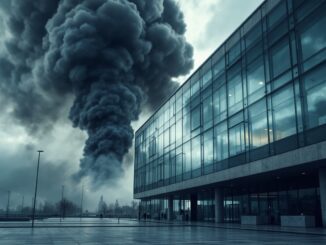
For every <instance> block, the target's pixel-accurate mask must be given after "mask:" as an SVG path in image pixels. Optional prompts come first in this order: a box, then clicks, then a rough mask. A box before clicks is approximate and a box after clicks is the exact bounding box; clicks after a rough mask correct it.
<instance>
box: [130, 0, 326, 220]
mask: <svg viewBox="0 0 326 245" xmlns="http://www.w3.org/2000/svg"><path fill="white" fill-rule="evenodd" d="M225 21H228V20H225ZM325 28H326V1H322V0H320V1H317V0H316V1H303V0H267V1H265V2H264V3H263V4H262V5H261V6H260V7H259V8H258V9H257V10H256V11H255V12H254V13H253V14H252V15H251V16H250V17H249V18H248V19H247V20H246V21H245V22H244V23H243V24H242V25H241V26H240V27H239V28H238V29H237V30H235V32H234V33H233V34H232V35H231V36H230V37H229V38H228V39H227V40H226V41H225V42H224V43H223V45H221V46H220V47H219V48H218V49H217V50H216V51H215V52H214V53H213V54H212V55H211V57H209V59H208V60H206V62H205V63H204V64H203V65H202V66H201V67H200V68H199V69H198V70H197V71H196V72H195V73H194V74H193V75H192V76H191V77H190V78H189V79H188V80H187V81H186V82H185V83H184V84H183V86H181V87H180V88H179V89H178V90H177V91H176V92H175V93H174V94H173V95H172V96H171V97H170V98H169V99H168V100H167V101H166V102H165V103H164V104H163V105H162V106H161V107H160V108H159V109H158V110H157V111H156V112H155V113H154V114H153V115H152V117H151V118H149V119H148V121H147V122H146V123H145V124H144V125H143V126H142V127H141V128H140V129H139V130H138V131H137V132H136V136H135V137H136V139H135V173H134V174H135V178H134V197H135V198H137V199H141V204H140V214H141V217H145V215H146V217H147V218H153V219H154V218H156V219H165V218H166V219H171V220H173V219H179V220H187V219H188V220H201V221H216V222H236V223H240V222H242V223H246V224H248V223H252V224H276V225H317V226H322V224H324V226H326V31H325ZM216 31H217V32H218V30H216Z"/></svg>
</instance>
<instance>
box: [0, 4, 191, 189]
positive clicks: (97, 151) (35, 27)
mask: <svg viewBox="0 0 326 245" xmlns="http://www.w3.org/2000/svg"><path fill="white" fill-rule="evenodd" d="M7 26H8V28H9V30H10V33H11V35H12V38H11V39H10V40H9V41H8V42H7V43H6V49H7V53H6V55H5V56H1V57H0V67H1V68H0V69H1V70H0V76H2V77H3V79H2V80H3V81H4V82H2V83H1V85H0V86H1V88H2V89H4V90H3V93H4V94H5V95H6V96H7V97H8V98H9V100H10V102H11V103H12V104H11V106H13V108H14V115H15V117H16V118H17V119H18V120H20V121H21V122H22V123H23V124H24V125H26V126H27V127H28V128H30V129H32V130H37V127H38V126H39V125H41V126H42V127H43V126H44V125H47V123H48V122H50V123H49V124H50V125H51V122H52V123H53V122H54V121H55V120H57V118H58V117H60V115H61V109H60V108H61V107H62V106H63V105H64V104H66V101H67V98H71V97H72V98H73V105H72V107H71V110H70V113H69V118H70V119H71V121H72V123H73V126H74V127H79V128H80V129H82V130H85V131H86V132H87V134H88V139H87V141H86V144H85V148H84V157H83V158H82V159H81V162H80V171H79V172H78V173H77V174H76V175H75V178H76V179H80V178H82V177H84V176H88V175H91V176H92V177H93V180H94V181H93V182H94V184H95V185H98V184H102V183H103V182H104V181H105V180H110V179H115V178H116V177H118V176H120V174H121V173H122V166H121V163H122V160H123V157H124V155H125V154H126V153H127V152H128V149H129V148H130V147H131V144H132V139H133V129H132V127H131V125H130V123H131V121H134V120H137V119H138V116H139V114H140V111H141V108H142V107H143V106H147V107H148V108H155V107H156V106H157V105H158V104H160V103H161V102H162V100H163V99H164V98H166V96H167V95H169V94H170V93H171V92H172V91H173V90H175V89H176V87H177V83H175V82H173V81H172V78H173V77H177V76H179V75H184V74H186V73H187V72H188V71H189V70H190V69H191V68H192V65H193V61H192V47H191V46H190V45H189V44H188V43H187V42H186V40H185V38H184V36H183V34H184V33H185V30H186V27H185V23H184V21H183V15H182V13H181V12H180V10H179V7H178V6H177V4H176V3H175V2H174V1H172V0H155V1H147V0H130V1H127V0H61V1H43V0H28V1H27V0H24V1H22V0H17V1H12V2H11V7H10V12H9V13H8V21H7ZM4 78H5V79H4ZM17 90H18V91H17Z"/></svg>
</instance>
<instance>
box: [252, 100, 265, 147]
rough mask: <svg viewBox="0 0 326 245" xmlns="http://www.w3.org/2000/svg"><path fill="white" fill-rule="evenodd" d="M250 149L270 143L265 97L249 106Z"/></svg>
mask: <svg viewBox="0 0 326 245" xmlns="http://www.w3.org/2000/svg"><path fill="white" fill-rule="evenodd" d="M249 132H250V149H254V148H257V147H260V146H263V145H266V144H268V127H267V114H266V101H265V99H263V100H261V101H260V102H258V103H256V104H254V105H252V106H251V107H250V108H249Z"/></svg>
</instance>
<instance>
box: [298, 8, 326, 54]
mask: <svg viewBox="0 0 326 245" xmlns="http://www.w3.org/2000/svg"><path fill="white" fill-rule="evenodd" d="M325 26H326V16H325V15H324V14H323V15H322V16H320V15H318V16H315V17H314V19H313V20H311V21H310V23H309V24H308V25H306V26H305V27H304V28H303V30H302V31H301V32H300V34H299V35H300V41H301V49H302V59H303V60H306V59H308V58H310V57H311V56H313V55H314V54H316V53H317V52H319V51H320V50H322V49H324V48H325V47H326V32H325ZM323 57H324V58H325V55H324V56H323Z"/></svg>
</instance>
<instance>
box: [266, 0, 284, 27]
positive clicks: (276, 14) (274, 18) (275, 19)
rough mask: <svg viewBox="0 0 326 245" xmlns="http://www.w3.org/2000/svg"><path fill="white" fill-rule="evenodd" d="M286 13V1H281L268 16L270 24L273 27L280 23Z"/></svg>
mask: <svg viewBox="0 0 326 245" xmlns="http://www.w3.org/2000/svg"><path fill="white" fill-rule="evenodd" d="M285 15H286V2H285V1H281V3H280V4H279V5H278V6H277V7H275V8H274V9H273V10H272V11H271V13H270V14H269V15H268V17H267V20H268V26H269V27H270V28H272V27H273V26H275V25H276V24H277V23H279V22H280V21H281V20H282V19H283V16H285Z"/></svg>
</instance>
